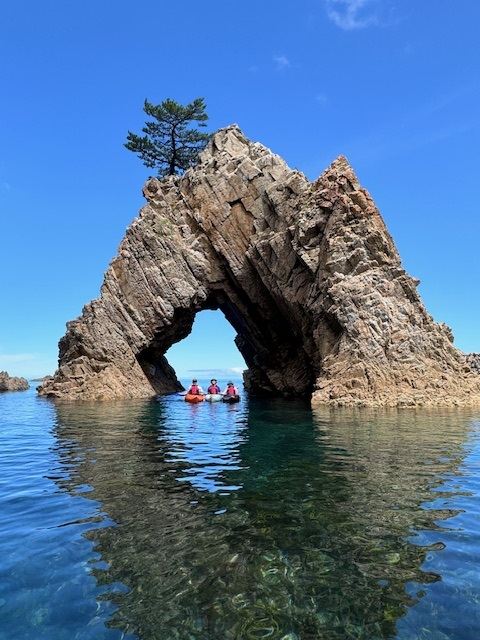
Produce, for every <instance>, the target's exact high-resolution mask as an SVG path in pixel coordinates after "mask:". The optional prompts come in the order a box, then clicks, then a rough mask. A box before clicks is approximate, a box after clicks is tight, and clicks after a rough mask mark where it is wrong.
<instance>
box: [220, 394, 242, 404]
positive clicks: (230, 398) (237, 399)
mask: <svg viewBox="0 0 480 640" xmlns="http://www.w3.org/2000/svg"><path fill="white" fill-rule="evenodd" d="M222 400H223V402H228V404H234V403H235V402H240V396H223V398H222Z"/></svg>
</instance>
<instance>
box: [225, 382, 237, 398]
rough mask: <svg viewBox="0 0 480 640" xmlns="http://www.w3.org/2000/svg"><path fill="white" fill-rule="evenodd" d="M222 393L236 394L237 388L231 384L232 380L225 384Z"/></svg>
mask: <svg viewBox="0 0 480 640" xmlns="http://www.w3.org/2000/svg"><path fill="white" fill-rule="evenodd" d="M223 395H224V396H238V389H237V387H236V386H235V385H234V384H233V382H229V383H228V384H227V387H226V389H225V390H224V391H223Z"/></svg>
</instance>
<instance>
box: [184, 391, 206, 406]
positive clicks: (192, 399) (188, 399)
mask: <svg viewBox="0 0 480 640" xmlns="http://www.w3.org/2000/svg"><path fill="white" fill-rule="evenodd" d="M204 400H205V396H203V395H193V393H187V394H186V395H185V402H192V403H194V404H195V403H196V402H203V401H204Z"/></svg>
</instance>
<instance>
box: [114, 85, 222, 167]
mask: <svg viewBox="0 0 480 640" xmlns="http://www.w3.org/2000/svg"><path fill="white" fill-rule="evenodd" d="M205 109H206V105H205V100H204V99H203V98H196V99H195V100H193V102H190V103H189V104H187V105H182V104H180V103H178V102H176V101H175V100H171V99H169V98H168V99H167V100H164V101H163V102H162V103H160V104H158V105H155V104H151V103H150V102H148V100H145V104H144V106H143V110H144V111H145V113H146V114H147V115H148V116H151V117H152V118H154V120H151V121H147V122H146V123H145V126H144V127H143V129H142V131H143V133H144V134H145V135H144V136H138V135H137V134H135V133H132V132H131V131H129V132H128V136H127V142H126V143H125V147H126V148H127V149H129V151H133V152H134V153H136V154H137V155H138V156H139V158H141V159H142V160H143V164H144V165H145V166H147V167H151V168H154V169H157V170H158V175H159V176H167V175H170V176H171V175H175V174H178V173H182V172H183V171H185V170H186V169H188V167H191V166H192V165H193V164H194V163H195V161H196V159H197V156H198V154H199V152H200V151H201V150H202V149H203V148H204V147H205V145H206V144H207V142H208V139H209V138H210V135H209V134H208V133H203V132H201V131H199V130H198V129H197V128H194V127H191V128H189V124H190V123H191V122H197V123H198V126H199V127H206V126H207V125H206V124H205V122H206V120H208V115H207V114H206V112H205Z"/></svg>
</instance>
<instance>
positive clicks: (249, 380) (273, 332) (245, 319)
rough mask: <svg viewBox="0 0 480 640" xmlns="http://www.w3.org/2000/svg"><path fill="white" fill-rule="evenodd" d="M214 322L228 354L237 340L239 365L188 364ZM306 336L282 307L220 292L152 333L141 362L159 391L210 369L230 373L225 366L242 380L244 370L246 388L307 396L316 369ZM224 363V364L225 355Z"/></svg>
mask: <svg viewBox="0 0 480 640" xmlns="http://www.w3.org/2000/svg"><path fill="white" fill-rule="evenodd" d="M236 298H238V299H236ZM197 316H198V321H197V322H196V318H197ZM207 318H208V319H207ZM213 318H215V319H213ZM215 325H217V328H218V327H220V328H221V332H222V333H223V334H224V337H225V339H226V340H227V347H226V349H227V353H228V351H229V350H231V349H233V348H234V347H233V345H232V338H233V343H234V345H235V346H236V349H235V352H234V353H238V356H237V358H236V361H237V362H239V364H238V365H237V364H232V365H227V366H218V365H217V364H216V363H215V364H213V363H212V366H211V367H210V366H189V367H187V366H186V362H185V350H186V349H188V346H187V345H194V344H196V347H195V348H196V349H198V338H200V340H201V339H202V336H201V334H202V333H204V331H205V330H208V327H210V329H211V330H212V335H211V338H210V339H211V340H214V339H215V337H216V336H215V335H214V331H215ZM197 332H198V335H197ZM203 337H205V336H203ZM302 338H303V336H302V335H300V334H298V335H297V334H296V332H295V330H294V327H293V326H292V322H291V319H290V318H289V317H288V314H284V313H282V311H281V308H279V307H278V306H274V305H273V304H268V305H267V304H265V305H261V304H252V302H251V301H250V300H247V301H243V300H242V299H241V297H240V296H238V295H237V296H234V295H228V294H227V293H225V292H224V291H216V292H214V293H212V294H210V295H209V296H208V297H207V298H206V299H204V300H203V301H200V302H198V303H197V304H195V303H193V304H191V305H190V306H189V307H188V308H185V307H183V308H177V309H176V310H175V312H174V314H173V317H172V319H171V321H170V323H169V325H168V326H162V327H160V328H159V329H158V331H156V332H155V333H154V335H153V337H152V339H151V341H150V344H149V345H148V346H147V347H146V348H144V349H143V350H141V351H140V352H139V353H138V354H137V360H138V362H139V364H140V366H141V367H142V369H143V372H144V374H145V375H146V377H147V378H148V380H149V382H150V384H151V385H152V387H153V388H154V390H155V391H156V392H157V393H159V394H162V393H168V392H171V391H175V390H181V389H182V388H183V386H184V384H182V383H185V382H188V378H190V379H191V378H192V377H197V378H199V379H200V378H201V377H202V376H201V375H200V373H204V374H205V375H206V376H207V377H208V375H209V372H212V374H213V375H214V376H215V377H217V376H218V375H219V373H218V371H217V369H218V370H222V374H224V375H225V376H226V377H230V376H229V375H228V371H226V370H228V369H231V370H232V371H231V373H232V375H233V374H236V377H237V378H238V377H240V375H241V374H240V370H241V369H243V381H244V384H245V388H246V389H247V390H248V391H250V392H251V393H254V394H256V395H280V396H294V395H295V396H309V395H310V394H311V393H312V389H313V384H314V372H313V371H312V368H311V366H310V358H309V354H307V353H306V352H305V349H304V345H303V339H302ZM228 341H229V344H228ZM224 344H225V342H224ZM237 350H238V351H237ZM182 352H183V362H182V358H180V361H179V360H178V356H179V355H180V356H181V355H182ZM200 352H201V350H200ZM172 355H173V359H172ZM167 357H168V359H167ZM200 357H203V358H204V359H205V360H207V359H209V353H208V350H207V351H206V352H204V353H203V355H202V353H200ZM231 357H232V358H233V354H232V356H231ZM210 359H211V358H210ZM170 360H171V361H172V362H170ZM220 361H221V362H225V360H224V358H223V357H222V358H221V359H220ZM172 364H173V366H172ZM193 369H197V371H196V372H194V371H192V370H193ZM198 370H205V371H202V372H200V371H198Z"/></svg>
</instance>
